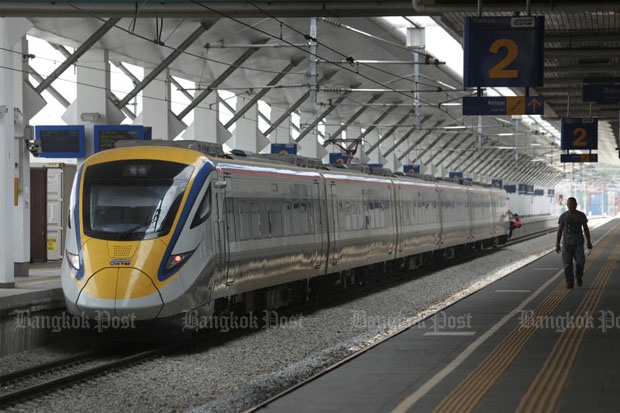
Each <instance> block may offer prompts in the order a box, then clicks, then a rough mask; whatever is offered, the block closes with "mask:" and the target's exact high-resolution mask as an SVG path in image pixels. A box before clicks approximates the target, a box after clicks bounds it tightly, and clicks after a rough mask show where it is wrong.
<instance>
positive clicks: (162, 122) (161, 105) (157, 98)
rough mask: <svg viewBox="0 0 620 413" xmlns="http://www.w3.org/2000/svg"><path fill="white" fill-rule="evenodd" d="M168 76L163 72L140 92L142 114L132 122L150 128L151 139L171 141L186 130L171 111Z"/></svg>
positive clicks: (166, 71)
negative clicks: (151, 129)
mask: <svg viewBox="0 0 620 413" xmlns="http://www.w3.org/2000/svg"><path fill="white" fill-rule="evenodd" d="M168 76H169V72H168V70H165V71H163V72H162V73H160V74H159V75H157V77H155V79H153V81H151V82H150V83H149V84H148V85H146V87H145V88H144V90H143V91H142V113H141V114H140V115H139V116H138V117H137V118H136V119H135V120H134V122H133V124H134V125H144V126H150V127H152V128H153V131H152V138H153V139H163V140H173V139H174V138H175V137H177V136H178V135H179V134H180V133H181V132H182V131H183V130H184V129H186V128H187V125H186V124H184V123H183V122H181V121H180V120H179V119H178V118H177V117H176V116H174V114H173V113H172V111H171V102H170V96H171V93H170V92H171V91H170V82H169V81H168Z"/></svg>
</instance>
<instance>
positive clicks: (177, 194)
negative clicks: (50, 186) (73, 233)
mask: <svg viewBox="0 0 620 413" xmlns="http://www.w3.org/2000/svg"><path fill="white" fill-rule="evenodd" d="M193 169H194V168H193V166H189V165H186V164H181V163H177V162H168V161H157V160H141V159H140V160H124V161H115V162H108V163H103V164H97V165H92V166H89V167H88V168H86V174H85V176H84V198H83V202H82V208H83V210H82V211H83V212H82V213H83V216H84V232H85V233H86V234H87V235H88V236H91V237H95V238H101V239H108V240H140V239H150V238H155V237H160V236H163V235H166V234H167V233H168V232H169V231H170V228H171V227H172V223H173V221H174V218H175V216H176V214H177V211H178V209H179V205H180V204H181V200H182V198H183V194H184V193H185V190H186V188H187V185H188V182H189V179H190V177H191V176H192V172H193Z"/></svg>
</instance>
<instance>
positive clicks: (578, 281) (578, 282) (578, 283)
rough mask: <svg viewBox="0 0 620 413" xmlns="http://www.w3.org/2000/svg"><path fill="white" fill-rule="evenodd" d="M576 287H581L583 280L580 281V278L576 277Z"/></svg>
mask: <svg viewBox="0 0 620 413" xmlns="http://www.w3.org/2000/svg"><path fill="white" fill-rule="evenodd" d="M577 285H578V286H580V287H581V286H582V285H583V280H582V279H581V277H577Z"/></svg>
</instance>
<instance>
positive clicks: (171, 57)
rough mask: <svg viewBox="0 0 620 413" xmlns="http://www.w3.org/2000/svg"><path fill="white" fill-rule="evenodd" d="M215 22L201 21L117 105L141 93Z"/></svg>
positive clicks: (119, 106)
mask: <svg viewBox="0 0 620 413" xmlns="http://www.w3.org/2000/svg"><path fill="white" fill-rule="evenodd" d="M213 23H215V21H212V22H200V25H199V26H198V28H197V29H196V30H194V32H193V33H192V34H190V35H189V36H188V37H187V39H185V40H184V41H183V43H181V44H180V45H179V46H177V47H175V48H174V50H173V52H172V53H170V54H169V55H168V56H167V57H166V58H165V59H164V60H163V61H162V62H161V63H160V64H158V65H157V66H156V67H155V68H154V69H153V70H152V71H151V72H150V73H149V74H148V75H146V76H145V77H144V79H142V81H141V82H140V83H138V84H137V85H136V87H134V88H133V89H132V90H131V91H130V92H129V93H127V95H126V96H125V97H124V98H123V99H121V100H120V101H119V102H118V103H117V104H116V107H117V108H119V109H120V108H122V107H123V106H125V105H126V104H127V102H129V101H130V100H131V99H133V98H134V97H135V96H136V95H137V94H138V93H140V91H141V90H142V89H144V88H145V87H146V86H147V85H148V84H149V83H151V82H152V81H153V80H154V79H155V78H156V77H157V76H159V74H160V73H161V72H163V71H164V70H166V69H167V68H168V66H170V63H172V62H173V61H174V60H175V59H176V58H177V57H179V56H180V55H181V54H182V53H184V52H185V49H187V48H188V47H189V46H191V45H192V44H194V42H195V41H196V40H198V38H199V37H200V36H202V34H203V33H204V32H206V31H207V30H208V29H209V27H210V26H211V25H212V24H213ZM179 120H180V118H179Z"/></svg>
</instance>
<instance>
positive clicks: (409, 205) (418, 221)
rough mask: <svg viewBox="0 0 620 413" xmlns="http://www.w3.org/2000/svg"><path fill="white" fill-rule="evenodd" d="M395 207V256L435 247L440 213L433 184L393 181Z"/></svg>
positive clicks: (438, 231) (421, 251)
mask: <svg viewBox="0 0 620 413" xmlns="http://www.w3.org/2000/svg"><path fill="white" fill-rule="evenodd" d="M396 184H397V194H398V206H399V214H400V219H399V225H400V231H399V242H398V257H406V256H409V255H415V254H420V253H423V252H428V251H432V250H434V249H437V248H439V243H440V239H441V216H440V203H439V192H438V189H437V185H436V184H435V183H430V182H422V181H413V180H410V181H406V180H399V181H396Z"/></svg>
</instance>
